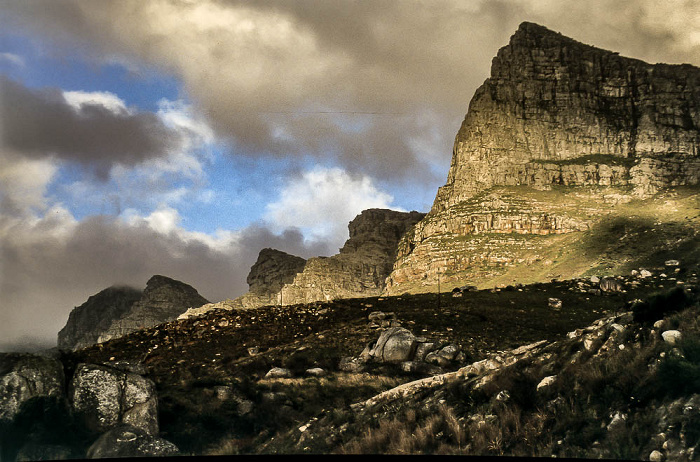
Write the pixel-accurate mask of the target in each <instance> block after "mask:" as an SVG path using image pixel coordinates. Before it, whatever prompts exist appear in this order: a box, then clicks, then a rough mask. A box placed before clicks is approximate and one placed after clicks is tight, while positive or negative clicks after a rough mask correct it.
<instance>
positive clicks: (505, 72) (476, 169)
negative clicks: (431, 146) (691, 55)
mask: <svg viewBox="0 0 700 462" xmlns="http://www.w3.org/2000/svg"><path fill="white" fill-rule="evenodd" d="M698 184H700V69H698V68H696V67H693V66H690V65H666V64H655V65H652V64H647V63H645V62H643V61H639V60H636V59H630V58H625V57H621V56H619V55H618V54H617V53H614V52H610V51H606V50H601V49H598V48H594V47H592V46H588V45H584V44H582V43H579V42H577V41H575V40H572V39H570V38H567V37H564V36H563V35H561V34H559V33H556V32H553V31H550V30H548V29H546V28H544V27H542V26H539V25H536V24H532V23H523V24H521V26H520V27H519V29H518V30H517V32H516V33H515V34H514V35H513V36H512V37H511V39H510V43H509V44H508V45H507V46H505V47H503V48H501V50H499V52H498V54H497V56H496V57H495V58H494V60H493V63H492V68H491V76H490V77H489V78H488V79H487V80H486V81H485V82H484V84H483V85H482V86H481V87H479V89H477V91H476V93H475V94H474V96H473V98H472V100H471V102H470V104H469V110H468V112H467V115H466V117H465V119H464V122H463V123H462V126H461V128H460V129H459V132H458V133H457V136H456V139H455V143H454V151H453V157H452V163H451V166H450V170H449V174H448V177H447V183H446V184H445V185H444V186H442V187H441V188H440V189H439V190H438V193H437V195H436V197H435V201H434V203H433V207H432V209H431V211H430V213H429V214H428V215H427V216H426V217H425V218H424V219H423V220H422V221H421V222H420V223H418V224H417V225H416V226H415V227H414V228H413V230H412V231H411V233H409V234H408V235H406V236H405V238H404V239H403V240H402V242H401V243H400V244H399V251H398V257H397V261H396V263H395V265H394V269H393V271H392V273H391V275H390V277H389V278H388V279H387V291H386V292H387V293H389V294H393V293H401V292H403V291H405V290H407V288H408V287H410V289H411V290H415V288H416V285H421V286H423V287H424V288H426V289H428V288H430V289H433V288H435V286H436V285H437V284H438V283H439V278H440V277H441V276H442V278H443V281H444V282H448V281H454V282H457V281H460V282H464V279H465V278H466V279H471V280H479V281H484V280H488V279H489V277H491V276H493V275H494V274H495V273H498V271H495V272H494V267H498V266H503V265H511V264H531V263H533V262H534V261H539V260H544V259H545V258H544V257H543V255H545V254H546V253H547V252H548V251H550V250H552V249H554V248H555V247H556V246H557V245H560V244H561V243H562V242H563V241H564V240H565V239H564V238H562V237H558V236H560V235H564V234H568V233H580V232H581V231H586V230H588V229H590V228H591V227H592V226H593V225H594V224H595V223H596V222H598V221H599V220H600V218H601V216H604V215H605V214H607V213H609V212H610V211H611V210H612V209H613V208H614V206H615V204H617V203H620V202H629V201H631V200H633V199H644V198H648V197H651V196H653V195H654V194H656V193H657V192H659V191H661V190H664V188H670V187H675V186H687V185H698ZM547 191H553V192H556V193H558V194H559V197H551V196H550V197H548V198H547V199H548V201H541V200H540V198H542V197H545V196H546V194H545V193H546V192H547ZM577 195H578V196H581V197H576V196H577ZM532 236H538V238H531V237H532ZM467 282H468V281H467Z"/></svg>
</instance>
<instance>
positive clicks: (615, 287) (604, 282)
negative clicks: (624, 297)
mask: <svg viewBox="0 0 700 462" xmlns="http://www.w3.org/2000/svg"><path fill="white" fill-rule="evenodd" d="M623 289H624V286H623V285H622V283H621V282H620V281H618V280H617V279H615V278H603V279H601V281H600V290H601V291H603V292H622V290H623Z"/></svg>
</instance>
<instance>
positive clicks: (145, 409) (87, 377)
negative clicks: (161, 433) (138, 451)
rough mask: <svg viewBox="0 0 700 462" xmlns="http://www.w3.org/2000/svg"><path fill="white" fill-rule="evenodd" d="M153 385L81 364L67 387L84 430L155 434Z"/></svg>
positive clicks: (130, 375) (156, 429) (146, 381)
mask: <svg viewBox="0 0 700 462" xmlns="http://www.w3.org/2000/svg"><path fill="white" fill-rule="evenodd" d="M155 388H156V387H155V384H154V383H153V382H152V381H151V380H149V379H146V378H144V377H142V376H140V375H138V374H133V373H129V372H123V371H120V370H117V369H114V368H111V367H107V366H102V365H95V364H81V365H79V366H78V368H77V369H76V371H75V375H74V376H73V379H72V381H71V385H70V400H71V402H72V404H73V408H74V410H75V412H76V414H77V415H79V416H80V417H81V419H82V421H83V423H84V425H85V427H86V428H87V429H89V430H91V431H93V432H95V433H102V432H106V431H108V430H110V429H112V428H114V427H116V426H117V425H118V424H128V425H131V426H133V427H136V428H139V429H141V430H142V431H144V432H146V433H148V434H151V435H157V434H158V402H157V398H156V390H155Z"/></svg>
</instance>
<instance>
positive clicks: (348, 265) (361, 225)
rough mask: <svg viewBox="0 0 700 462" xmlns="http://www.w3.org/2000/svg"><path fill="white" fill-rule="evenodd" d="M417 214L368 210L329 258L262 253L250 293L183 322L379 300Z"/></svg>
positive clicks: (211, 306) (253, 270) (250, 282)
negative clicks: (270, 308)
mask: <svg viewBox="0 0 700 462" xmlns="http://www.w3.org/2000/svg"><path fill="white" fill-rule="evenodd" d="M424 216H425V214H423V213H419V212H415V211H414V212H398V211H394V210H388V209H368V210H365V211H363V212H362V213H360V214H359V215H358V216H356V217H355V218H354V219H353V220H352V221H351V222H350V223H349V224H348V231H349V238H348V240H347V241H346V242H345V244H344V245H343V247H342V248H341V249H340V251H339V253H338V254H336V255H333V256H331V257H313V258H310V259H308V260H304V259H303V258H301V257H296V256H294V255H289V254H288V253H285V252H282V251H279V250H275V249H263V250H261V251H260V254H259V255H258V260H257V261H256V262H255V264H254V265H253V266H252V267H251V269H250V273H249V274H248V278H247V281H248V285H249V287H250V291H249V292H248V293H246V294H244V295H242V296H240V297H238V298H236V299H234V300H226V301H223V302H218V303H212V304H209V305H206V306H202V307H200V308H193V309H191V310H188V311H187V312H186V313H184V314H183V315H182V316H181V317H182V318H186V317H190V316H196V315H200V314H203V313H206V312H207V311H210V310H212V309H232V308H257V307H261V306H266V305H294V304H297V303H308V302H314V301H328V300H335V299H339V298H356V297H371V296H375V295H379V294H381V293H382V291H383V290H384V288H385V281H386V278H387V276H388V275H389V273H390V272H391V269H392V265H393V263H394V261H395V260H396V254H397V245H398V243H399V240H400V239H401V237H402V236H403V235H404V234H405V233H406V232H407V231H408V230H409V229H410V228H411V227H412V226H413V225H415V224H416V222H418V221H419V220H420V219H421V218H423V217H424Z"/></svg>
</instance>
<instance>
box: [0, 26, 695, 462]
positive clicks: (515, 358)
mask: <svg viewBox="0 0 700 462" xmlns="http://www.w3.org/2000/svg"><path fill="white" fill-rule="evenodd" d="M697 75H698V69H696V68H693V67H691V66H668V65H650V64H645V63H642V62H641V61H637V60H631V59H627V58H622V57H619V56H618V55H616V54H615V53H612V52H608V51H604V50H598V49H596V48H593V47H589V46H587V45H583V44H580V43H578V42H575V41H574V40H572V39H568V38H566V37H563V36H561V35H560V34H557V33H555V32H552V31H549V30H547V29H546V28H543V27H541V26H537V25H535V24H530V23H524V24H523V25H521V26H520V28H519V29H518V31H517V32H516V34H515V35H514V36H513V37H512V39H511V41H510V44H509V45H508V46H506V47H505V48H503V49H502V50H501V51H499V54H498V56H497V57H496V59H495V60H494V66H493V69H492V75H491V77H490V78H489V79H488V80H487V81H486V83H484V85H483V86H482V87H481V88H480V89H479V90H478V91H477V92H476V94H475V96H474V98H473V100H472V102H471V104H470V108H469V112H468V113H467V116H466V118H465V122H464V124H463V126H462V129H461V130H460V132H459V134H458V135H457V142H456V143H455V153H454V156H453V163H452V167H451V169H450V175H449V177H448V182H447V184H446V185H445V186H444V187H442V188H441V189H440V190H439V192H438V194H437V196H436V200H435V203H434V205H433V208H432V210H431V211H430V213H428V214H427V215H425V216H423V214H419V213H417V212H411V213H409V214H402V213H400V212H392V211H387V210H369V211H365V212H363V213H362V214H360V216H358V217H357V218H356V219H354V220H353V221H352V222H351V223H350V226H349V228H350V238H349V239H348V241H347V242H346V243H345V245H344V246H343V248H342V249H340V252H339V253H338V254H337V255H334V256H332V257H327V258H311V259H309V260H304V259H301V258H299V257H294V256H292V255H289V254H286V253H284V252H280V251H276V250H274V249H264V250H263V251H261V253H260V256H259V258H258V261H257V262H256V263H255V265H253V268H252V269H251V274H250V276H249V278H248V283H249V285H250V289H251V290H250V292H249V293H248V294H246V296H244V298H243V299H238V300H237V301H225V302H220V303H216V304H209V305H205V306H203V307H199V308H195V309H189V310H187V312H186V313H184V314H183V315H180V316H179V318H178V319H176V320H170V321H166V322H162V323H160V324H158V325H157V326H153V327H145V328H144V325H145V323H144V322H143V321H144V320H146V319H148V321H149V322H151V321H153V322H157V321H156V319H155V318H156V317H161V318H167V317H171V319H172V316H176V315H177V312H178V311H180V312H182V311H184V309H185V307H187V306H193V307H194V306H198V305H197V304H198V303H200V302H202V301H203V299H202V298H201V297H200V296H199V295H198V294H197V293H196V291H195V290H194V289H193V288H191V287H190V286H187V285H186V284H183V283H180V282H178V281H173V280H171V279H168V278H164V277H162V276H154V278H152V279H151V280H150V281H149V284H148V287H147V288H146V290H145V291H144V292H143V293H141V294H139V293H138V291H134V290H133V289H124V288H111V289H107V290H106V291H103V292H100V293H99V294H96V295H95V296H93V297H91V298H90V299H89V300H88V302H86V304H85V305H83V306H82V307H78V308H76V310H74V313H72V314H71V317H70V319H69V324H77V323H80V322H84V323H86V324H89V326H84V327H85V330H88V329H87V328H88V327H89V328H90V329H92V330H93V331H94V330H96V329H97V327H95V326H98V327H99V333H98V335H97V334H95V332H92V333H91V334H90V335H93V336H96V338H98V339H105V338H106V337H107V336H108V335H112V334H115V335H121V336H119V337H115V338H112V339H110V340H108V341H104V342H103V343H100V344H98V345H92V346H89V347H87V348H82V349H78V350H74V351H71V350H70V349H65V350H61V351H53V352H48V353H46V356H37V355H17V354H5V355H0V458H1V459H2V460H8V461H12V460H41V459H52V460H55V459H65V458H84V457H86V456H87V457H92V456H98V457H124V456H131V457H143V456H153V455H166V456H167V455H175V454H181V455H231V454H288V453H295V454H313V453H316V454H319V453H333V454H378V453H386V454H409V453H411V454H462V455H495V456H518V457H523V456H524V457H533V456H534V457H547V458H551V457H570V458H586V459H597V458H610V459H626V460H651V461H658V462H662V461H665V460H668V461H672V460H682V461H685V460H691V461H692V460H698V458H699V457H700V431H699V429H700V322H699V320H700V266H699V265H698V262H700V237H699V232H700V204H699V200H700V199H699V191H698V187H697V182H698V181H697V162H698V150H697V145H698V142H697V141H698V129H697V127H698V109H697V108H698V104H699V100H700V98H699V95H698V88H699V83H700V82H698V81H697ZM491 167H492V168H491ZM392 263H393V267H392ZM389 271H391V274H389ZM385 275H388V277H387V278H386V279H383V277H384V276H385ZM542 281H544V282H542ZM454 286H457V287H454ZM474 286H481V288H480V287H474ZM438 287H439V288H440V290H435V289H436V288H438ZM412 292H413V293H412ZM420 292H424V293H420ZM397 293H398V294H400V295H398V294H397ZM353 294H356V295H357V296H358V298H348V297H351V296H352V295H353ZM369 294H373V295H369ZM245 297H248V298H247V299H246V298H245ZM278 297H280V298H278ZM131 300H135V301H133V303H132V302H131ZM242 300H248V301H250V302H255V303H258V302H264V303H266V306H258V307H254V308H253V309H251V308H250V307H246V306H244V302H243V301H242ZM265 300H266V301H265ZM270 301H271V302H273V303H272V304H269V303H268V302H270ZM204 302H206V301H205V300H204ZM293 302H294V303H293ZM221 308H223V309H221ZM103 310H104V311H105V312H107V313H110V316H111V318H110V319H108V321H109V322H107V323H103V321H104V320H103V319H102V317H101V316H100V314H101V312H102V311H103ZM81 327H83V326H75V325H71V326H66V328H65V329H64V331H65V333H64V334H62V335H64V336H67V335H68V334H70V336H72V337H73V338H87V337H86V336H87V333H84V332H83V333H80V328H81ZM129 329H132V331H131V332H127V331H128V330H129ZM64 331H62V332H64Z"/></svg>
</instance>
